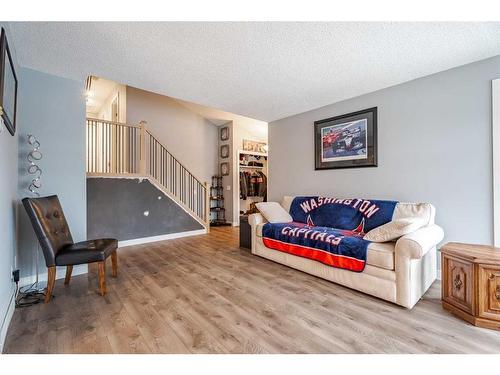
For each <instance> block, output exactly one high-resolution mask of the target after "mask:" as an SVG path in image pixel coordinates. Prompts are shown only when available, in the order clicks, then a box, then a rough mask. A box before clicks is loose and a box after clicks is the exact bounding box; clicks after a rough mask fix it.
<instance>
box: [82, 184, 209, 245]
mask: <svg viewBox="0 0 500 375" xmlns="http://www.w3.org/2000/svg"><path fill="white" fill-rule="evenodd" d="M87 202H88V206H87V210H88V211H87V228H88V237H89V238H102V237H111V238H117V239H118V240H120V241H124V240H131V239H136V238H144V237H152V236H160V235H164V234H169V233H179V232H186V231H191V230H199V229H203V227H202V226H201V224H200V223H198V222H197V221H196V220H195V219H193V218H192V217H191V216H190V215H189V214H187V213H186V212H185V211H184V210H183V209H182V208H180V207H179V206H178V205H177V204H176V203H175V202H174V201H172V200H171V199H170V198H168V197H167V196H166V195H165V194H163V193H162V192H161V191H160V190H158V189H157V188H156V187H155V186H154V185H152V184H151V183H150V182H149V181H148V180H139V179H131V178H88V179H87ZM145 213H147V214H145Z"/></svg>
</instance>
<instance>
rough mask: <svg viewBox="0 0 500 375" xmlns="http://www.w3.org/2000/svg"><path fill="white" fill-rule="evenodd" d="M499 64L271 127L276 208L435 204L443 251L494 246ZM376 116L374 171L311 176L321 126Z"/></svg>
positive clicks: (479, 64) (465, 69)
mask: <svg viewBox="0 0 500 375" xmlns="http://www.w3.org/2000/svg"><path fill="white" fill-rule="evenodd" d="M499 77H500V56H497V57H494V58H491V59H487V60H483V61H479V62H476V63H473V64H469V65H465V66H461V67H458V68H454V69H451V70H447V71H444V72H441V73H437V74H434V75H431V76H427V77H424V78H420V79H416V80H414V81H411V82H407V83H403V84H401V85H397V86H393V87H389V88H387V89H384V90H380V91H376V92H373V93H370V94H366V95H362V96H358V97H356V98H352V99H349V100H345V101H342V102H339V103H336V104H332V105H329V106H326V107H322V108H318V109H315V110H312V111H309V112H305V113H302V114H298V115H295V116H292V117H288V118H284V119H282V120H278V121H274V122H272V123H270V124H269V142H270V147H269V150H270V151H269V152H270V161H269V167H270V172H269V187H270V199H272V200H280V199H281V198H282V196H283V195H310V194H322V195H326V196H338V197H360V198H365V197H366V198H380V199H395V200H400V201H410V202H418V201H422V202H430V203H433V204H434V205H435V206H436V212H437V216H436V222H437V223H438V224H439V225H441V226H442V227H443V228H444V231H445V241H461V242H472V243H484V244H491V243H492V241H493V195H492V138H491V131H492V130H491V80H492V79H495V78H499ZM371 107H378V164H379V165H378V167H376V168H358V169H337V170H319V171H315V170H314V137H313V134H314V133H313V123H314V121H316V120H321V119H324V118H328V117H332V116H338V115H341V114H344V113H349V112H354V111H359V110H362V109H365V108H371Z"/></svg>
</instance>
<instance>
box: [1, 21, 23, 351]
mask: <svg viewBox="0 0 500 375" xmlns="http://www.w3.org/2000/svg"><path fill="white" fill-rule="evenodd" d="M0 27H4V28H6V32H7V38H8V39H9V43H10V48H11V53H12V54H13V59H14V60H15V57H16V56H15V46H14V45H12V38H11V37H10V32H9V29H8V26H7V25H5V23H2V22H0ZM14 63H15V69H16V72H17V73H18V74H19V67H18V65H17V62H16V61H14ZM18 79H19V77H18ZM18 95H19V93H18ZM18 114H19V110H18ZM18 126H19V123H18ZM17 134H18V133H17V132H16V133H15V135H14V136H12V135H11V134H10V133H9V131H8V130H7V128H6V127H5V126H4V124H3V122H2V121H1V120H0V330H4V329H6V328H7V327H3V323H4V319H5V315H6V313H7V309H8V307H9V302H10V300H11V298H12V296H13V294H14V283H13V282H12V280H11V275H12V272H11V271H12V268H14V267H15V265H14V257H15V253H16V209H17V208H16V202H17ZM1 345H2V343H1V342H0V347H1Z"/></svg>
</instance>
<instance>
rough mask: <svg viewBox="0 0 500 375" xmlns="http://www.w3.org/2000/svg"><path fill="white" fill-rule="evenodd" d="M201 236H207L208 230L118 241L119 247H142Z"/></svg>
mask: <svg viewBox="0 0 500 375" xmlns="http://www.w3.org/2000/svg"><path fill="white" fill-rule="evenodd" d="M200 234H207V230H206V229H198V230H190V231H187V232H178V233H170V234H163V235H160V236H152V237H143V238H136V239H133V240H126V241H118V247H125V246H133V245H141V244H144V243H149V242H158V241H165V240H173V239H174V238H181V237H189V236H198V235H200Z"/></svg>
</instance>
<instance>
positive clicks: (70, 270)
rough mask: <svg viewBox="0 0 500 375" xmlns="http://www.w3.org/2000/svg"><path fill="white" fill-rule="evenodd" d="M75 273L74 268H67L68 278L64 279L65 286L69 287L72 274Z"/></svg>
mask: <svg viewBox="0 0 500 375" xmlns="http://www.w3.org/2000/svg"><path fill="white" fill-rule="evenodd" d="M72 272H73V266H67V267H66V278H65V279H64V285H68V284H69V282H70V281H71V273H72Z"/></svg>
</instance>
